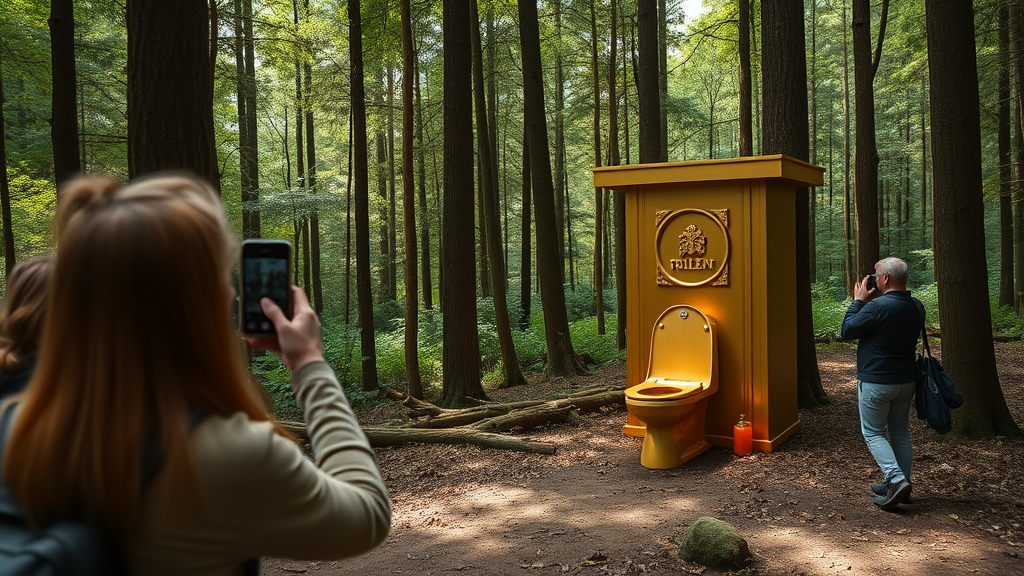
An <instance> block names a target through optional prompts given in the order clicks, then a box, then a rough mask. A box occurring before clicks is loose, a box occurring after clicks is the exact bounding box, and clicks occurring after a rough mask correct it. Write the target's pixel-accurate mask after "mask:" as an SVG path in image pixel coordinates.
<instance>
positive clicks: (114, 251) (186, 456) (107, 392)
mask: <svg viewBox="0 0 1024 576" xmlns="http://www.w3.org/2000/svg"><path fill="white" fill-rule="evenodd" d="M57 226H58V232H59V233H60V243H59V247H58V252H57V262H56V267H55V270H54V274H53V283H52V289H51V291H50V300H49V310H50V313H49V315H48V316H47V320H46V324H45V329H44V332H43V339H42V345H41V347H40V351H39V359H38V368H37V370H36V373H35V377H34V379H33V380H32V382H31V384H30V386H29V388H28V390H27V391H26V392H25V394H24V395H23V396H22V401H21V404H22V405H21V407H20V410H19V416H18V419H17V422H16V425H15V427H14V428H13V430H12V433H11V439H10V442H9V445H8V448H7V455H6V458H5V461H4V466H3V471H4V478H3V479H4V482H5V483H6V484H7V486H8V487H9V489H10V490H11V492H12V493H13V494H14V496H15V497H16V499H17V500H18V502H19V504H20V505H21V506H22V509H23V510H25V512H26V513H27V514H28V515H29V517H30V518H31V519H32V520H33V521H34V522H35V523H38V524H45V523H46V522H48V521H50V520H53V519H56V518H60V517H67V516H68V515H74V514H79V513H85V514H88V515H89V516H90V517H92V518H94V519H96V520H97V521H99V522H100V523H101V524H102V525H104V526H105V527H106V528H108V529H110V530H113V531H115V532H118V533H123V532H124V531H125V530H127V529H129V528H130V527H131V525H132V524H133V523H134V522H136V521H137V520H138V515H139V511H140V507H141V501H142V491H143V481H142V473H143V465H142V461H143V455H144V453H145V451H146V446H147V443H148V441H149V440H150V439H151V438H158V439H159V440H160V442H161V444H162V447H163V466H164V469H165V470H166V473H167V474H168V475H169V476H170V478H171V481H172V484H171V485H172V486H174V487H175V490H176V492H175V496H176V497H185V495H186V494H189V493H191V494H194V492H190V491H192V490H194V488H195V487H196V485H197V484H196V476H195V470H194V465H193V462H192V458H191V454H190V452H189V447H188V436H189V431H190V430H189V424H188V420H189V414H190V412H191V411H193V410H196V409H201V410H206V411H209V412H210V413H212V414H219V415H228V414H232V413H235V412H243V413H245V414H246V415H248V417H249V418H250V419H252V420H263V421H266V420H271V418H270V416H269V415H268V414H267V412H266V409H265V408H264V407H263V406H262V404H261V403H260V401H259V400H258V399H257V398H256V397H255V394H254V391H253V388H252V386H250V385H249V383H248V382H247V380H248V376H247V374H246V372H245V369H244V367H243V364H242V362H241V358H240V355H239V352H238V346H237V345H236V342H237V341H236V336H235V334H234V331H233V329H232V327H231V324H230V309H229V308H230V302H229V298H228V294H227V287H228V286H229V269H230V263H231V261H232V260H233V258H232V255H233V248H234V245H235V243H234V241H233V240H232V237H231V235H230V233H229V231H228V226H227V218H226V214H225V211H224V207H223V205H222V204H221V201H220V199H219V197H218V196H217V194H216V193H215V192H214V191H213V189H212V188H211V187H210V186H209V185H207V184H206V183H204V182H201V181H199V180H195V179H193V178H188V177H183V176H163V177H156V178H150V179H145V180H137V181H135V182H133V183H130V184H128V185H126V186H124V187H119V186H118V185H117V184H116V183H115V182H113V181H110V180H97V179H78V180H76V181H73V182H70V183H68V184H67V187H66V188H65V189H64V190H63V191H62V194H61V202H60V206H59V212H58V215H57ZM279 430H280V429H279Z"/></svg>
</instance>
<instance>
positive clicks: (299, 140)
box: [292, 0, 310, 295]
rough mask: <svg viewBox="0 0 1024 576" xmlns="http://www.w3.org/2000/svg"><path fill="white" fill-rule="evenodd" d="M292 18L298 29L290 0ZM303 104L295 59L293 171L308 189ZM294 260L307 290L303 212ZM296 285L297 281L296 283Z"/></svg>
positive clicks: (295, 9)
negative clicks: (297, 262)
mask: <svg viewBox="0 0 1024 576" xmlns="http://www.w3.org/2000/svg"><path fill="white" fill-rule="evenodd" d="M292 16H293V22H294V23H295V28H296V30H297V29H298V27H299V2H298V0H292ZM304 109H305V103H304V102H303V101H302V63H301V62H299V58H298V57H296V58H295V171H296V175H297V176H298V186H297V187H298V188H300V189H302V190H307V189H308V184H307V182H306V145H305V141H306V132H305V128H304V127H303V124H304V122H305V120H304V119H305V114H304V113H303V110H304ZM295 250H296V254H295V260H296V261H298V260H299V252H301V253H302V287H303V288H305V289H306V294H307V295H308V294H309V292H310V290H309V283H310V280H309V222H308V218H307V217H306V215H305V210H303V216H302V218H301V219H300V220H299V224H298V226H297V228H296V231H295ZM296 283H298V281H296Z"/></svg>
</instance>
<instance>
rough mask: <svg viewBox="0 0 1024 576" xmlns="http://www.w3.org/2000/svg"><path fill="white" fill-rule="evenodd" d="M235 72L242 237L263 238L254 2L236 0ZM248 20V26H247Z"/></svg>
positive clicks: (250, 0)
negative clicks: (261, 233) (260, 202)
mask: <svg viewBox="0 0 1024 576" xmlns="http://www.w3.org/2000/svg"><path fill="white" fill-rule="evenodd" d="M234 8H235V18H234V20H235V22H234V24H235V68H236V83H237V97H236V102H237V107H238V173H239V177H240V182H241V188H242V190H241V197H242V198H241V199H242V237H243V238H259V237H260V215H259V210H258V209H257V206H256V203H257V202H259V165H258V164H257V162H258V160H259V157H258V149H259V148H258V139H257V127H256V71H255V55H254V54H253V50H254V44H253V39H252V0H235V6H234ZM247 20H248V23H247V22H246V21H247Z"/></svg>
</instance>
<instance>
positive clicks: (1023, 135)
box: [921, 2, 1024, 314]
mask: <svg viewBox="0 0 1024 576" xmlns="http://www.w3.org/2000/svg"><path fill="white" fill-rule="evenodd" d="M1009 8H1010V42H1011V49H1012V50H1013V54H1014V58H1013V72H1012V79H1013V80H1012V94H1013V113H1014V117H1015V118H1014V122H1013V146H1012V148H1011V149H1012V153H1011V154H1012V157H1013V186H1012V192H1011V197H1012V203H1013V205H1014V206H1015V208H1014V210H1013V287H1014V294H1013V309H1014V311H1015V312H1016V313H1017V314H1022V313H1024V130H1022V129H1021V124H1022V123H1024V105H1022V101H1024V90H1022V87H1024V28H1022V24H1024V23H1022V22H1021V6H1020V4H1019V3H1017V2H1012V3H1010V6H1009ZM921 82H922V87H921V92H922V94H923V93H924V80H922V81H921ZM921 138H922V140H923V139H924V106H922V111H921ZM923 147H924V143H923V141H922V149H923ZM922 186H923V185H922ZM922 197H923V196H922ZM922 210H923V208H922ZM922 214H923V212H922ZM921 235H922V238H923V237H924V231H923V230H922V232H921Z"/></svg>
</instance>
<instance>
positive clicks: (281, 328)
mask: <svg viewBox="0 0 1024 576" xmlns="http://www.w3.org/2000/svg"><path fill="white" fill-rule="evenodd" d="M260 305H261V306H262V307H263V313H264V314H266V315H267V318H269V319H270V321H271V322H273V323H274V329H275V330H276V331H277V337H276V338H246V341H247V342H249V344H251V345H253V346H255V347H257V348H264V349H266V350H270V351H271V352H274V353H276V354H278V355H279V356H280V357H281V360H283V361H284V365H285V367H286V368H288V370H291V371H292V372H293V373H294V372H295V371H296V370H298V369H299V368H302V367H303V366H305V365H306V364H309V363H310V362H319V361H323V359H324V344H323V339H322V337H321V328H320V319H319V318H317V315H316V312H315V311H314V310H313V308H312V307H311V306H310V305H309V299H308V298H306V293H305V292H303V291H302V288H299V287H298V286H292V309H293V311H294V314H293V315H292V319H291V320H289V319H287V318H285V315H284V312H283V311H281V308H279V307H278V306H277V304H274V302H273V300H271V299H270V298H263V299H262V300H260Z"/></svg>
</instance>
